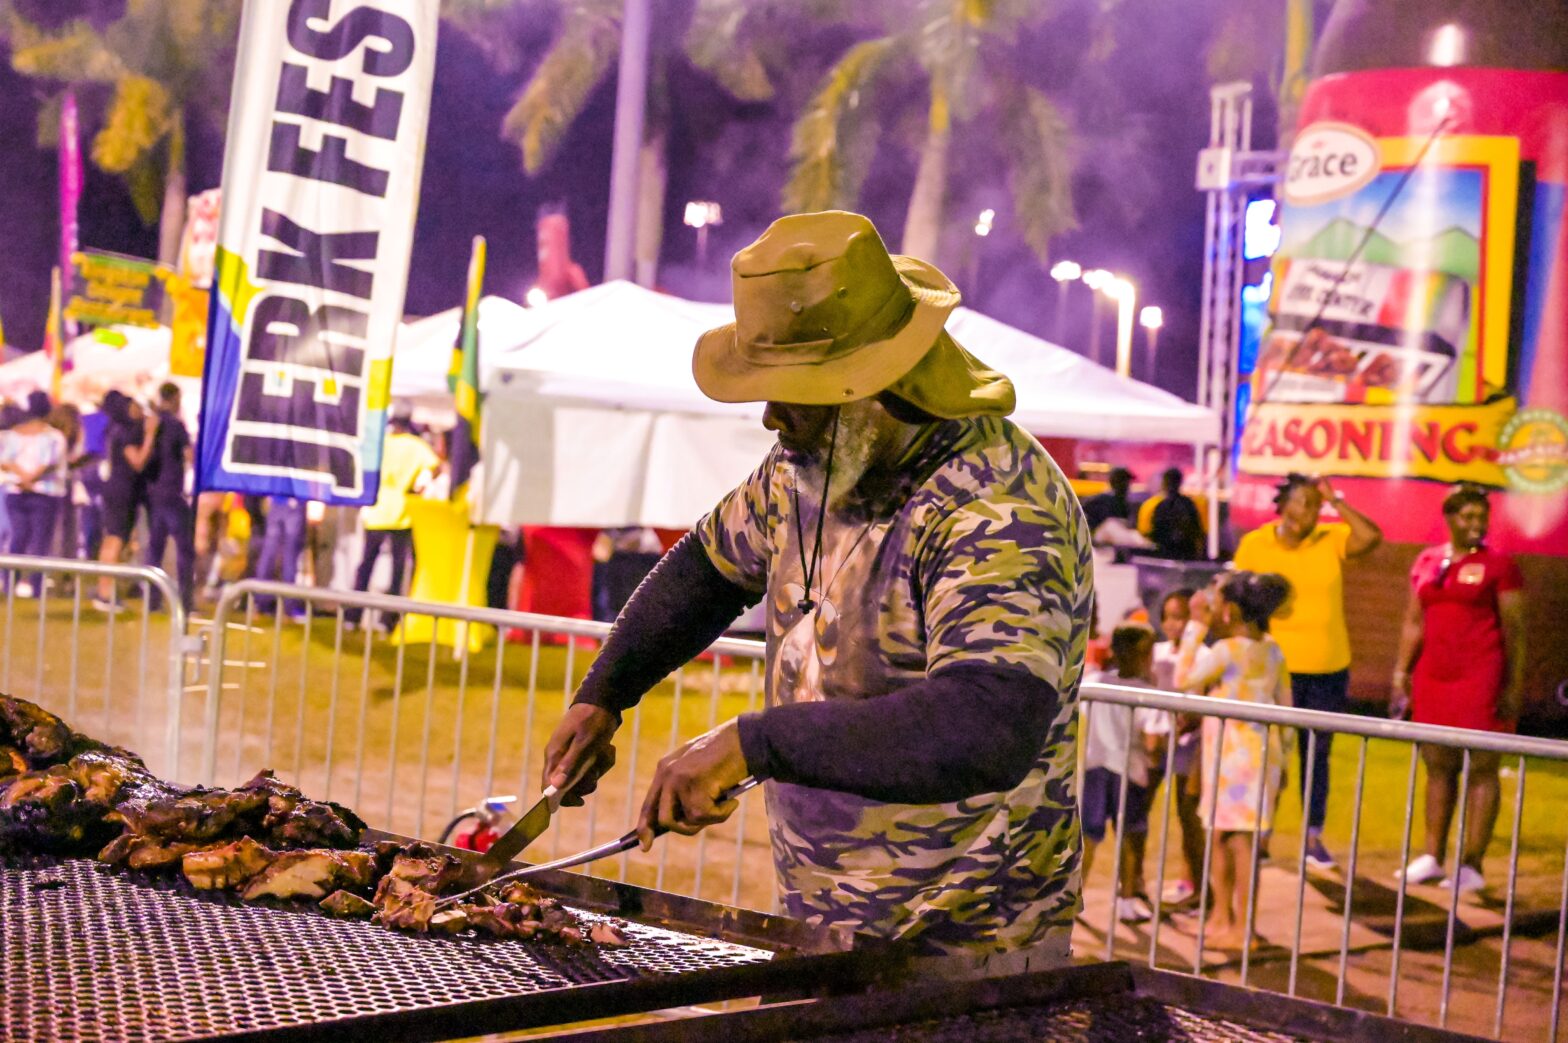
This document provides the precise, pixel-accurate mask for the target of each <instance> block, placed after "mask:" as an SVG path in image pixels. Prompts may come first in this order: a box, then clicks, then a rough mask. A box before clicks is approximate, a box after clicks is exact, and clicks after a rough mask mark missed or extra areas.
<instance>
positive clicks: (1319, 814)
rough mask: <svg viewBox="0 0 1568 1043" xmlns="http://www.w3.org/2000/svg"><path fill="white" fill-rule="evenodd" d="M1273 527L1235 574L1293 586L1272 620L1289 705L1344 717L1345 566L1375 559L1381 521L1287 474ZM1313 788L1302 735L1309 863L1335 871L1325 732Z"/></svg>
mask: <svg viewBox="0 0 1568 1043" xmlns="http://www.w3.org/2000/svg"><path fill="white" fill-rule="evenodd" d="M1325 502H1327V503H1329V504H1332V505H1333V507H1334V510H1335V511H1336V512H1338V514H1339V516H1340V517H1341V518H1343V519H1344V521H1343V522H1337V523H1330V524H1326V525H1325V524H1320V523H1319V520H1318V516H1319V515H1320V514H1321V513H1322V511H1323V504H1324V503H1325ZM1274 509H1275V510H1276V511H1277V512H1278V513H1279V518H1278V519H1277V520H1276V521H1273V522H1271V523H1269V524H1268V525H1264V526H1262V527H1261V528H1257V529H1254V530H1253V531H1251V532H1249V533H1247V534H1246V535H1245V536H1243V537H1242V538H1241V543H1240V544H1238V545H1237V547H1236V560H1235V564H1236V568H1238V569H1246V570H1247V571H1249V572H1276V573H1278V574H1280V575H1281V576H1284V577H1285V579H1286V580H1288V581H1289V582H1290V587H1291V596H1290V598H1289V599H1288V600H1287V601H1286V602H1285V604H1284V606H1283V607H1282V608H1281V609H1280V610H1279V612H1278V613H1276V614H1275V616H1274V618H1273V621H1272V622H1271V624H1270V626H1269V633H1270V634H1271V635H1273V637H1274V640H1276V641H1278V642H1279V646H1280V648H1281V649H1282V650H1283V651H1284V653H1285V666H1286V667H1287V668H1288V669H1289V670H1290V694H1291V702H1292V703H1293V704H1294V705H1296V706H1299V707H1302V708H1304V709H1307V710H1327V711H1330V712H1333V713H1342V712H1344V710H1345V706H1346V703H1347V701H1348V692H1349V688H1350V632H1349V630H1348V629H1347V628H1346V626H1345V575H1344V563H1345V562H1346V561H1347V560H1349V559H1351V558H1359V557H1361V556H1362V555H1363V554H1368V553H1370V552H1371V551H1372V550H1373V549H1374V548H1375V547H1377V545H1378V544H1379V543H1382V542H1383V531H1382V530H1381V529H1379V528H1378V526H1377V523H1376V522H1374V521H1373V520H1372V519H1371V518H1368V517H1367V516H1366V515H1364V514H1362V513H1361V512H1360V511H1358V510H1356V509H1355V508H1354V507H1352V506H1350V505H1349V504H1348V503H1346V502H1345V501H1344V500H1343V499H1341V498H1340V497H1339V496H1338V495H1337V494H1336V493H1335V492H1334V487H1333V486H1332V485H1330V484H1329V483H1328V480H1327V479H1324V478H1311V477H1308V476H1307V475H1304V474H1289V475H1286V476H1285V480H1284V481H1282V482H1281V483H1280V484H1279V487H1278V490H1277V492H1276V494H1275V496H1274ZM1313 734H1314V735H1316V737H1317V738H1316V741H1315V742H1313V743H1312V744H1311V745H1312V789H1311V792H1310V793H1308V792H1306V791H1305V787H1306V785H1307V766H1308V765H1307V752H1308V750H1307V747H1308V745H1309V744H1308V742H1307V739H1306V737H1305V736H1302V737H1301V740H1300V741H1299V742H1298V743H1297V744H1296V749H1297V750H1298V752H1299V753H1300V757H1301V785H1302V787H1303V794H1302V804H1303V805H1305V808H1306V817H1307V865H1308V866H1309V867H1310V868H1312V869H1322V870H1330V869H1333V868H1334V867H1335V865H1334V858H1333V856H1332V855H1330V854H1329V853H1328V849H1327V848H1325V847H1324V846H1323V839H1322V833H1323V820H1324V818H1325V817H1326V814H1327V811H1328V789H1329V786H1328V781H1329V780H1328V766H1329V748H1330V742H1331V740H1332V738H1333V736H1332V734H1330V733H1328V732H1315V733H1313Z"/></svg>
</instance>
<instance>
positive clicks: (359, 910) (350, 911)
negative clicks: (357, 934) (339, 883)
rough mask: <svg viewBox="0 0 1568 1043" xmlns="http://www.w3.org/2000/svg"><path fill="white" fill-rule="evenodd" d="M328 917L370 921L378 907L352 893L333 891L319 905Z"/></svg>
mask: <svg viewBox="0 0 1568 1043" xmlns="http://www.w3.org/2000/svg"><path fill="white" fill-rule="evenodd" d="M317 904H318V905H319V906H320V907H321V909H322V911H323V912H325V913H326V914H327V915H328V916H336V917H339V918H341V919H345V920H368V919H370V918H371V916H373V915H374V914H375V912H376V907H375V906H374V905H372V904H370V903H369V902H368V901H366V900H365V899H363V898H361V897H359V895H357V894H354V893H353V892H352V891H333V892H332V893H331V894H329V895H327V897H325V898H323V899H322V900H321V901H320V902H319V903H317Z"/></svg>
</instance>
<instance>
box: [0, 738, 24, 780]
mask: <svg viewBox="0 0 1568 1043" xmlns="http://www.w3.org/2000/svg"><path fill="white" fill-rule="evenodd" d="M29 770H31V769H29V767H28V765H27V759H26V758H25V757H23V756H22V751H21V750H19V749H17V748H16V747H15V746H0V780H4V779H8V778H11V777H12V776H14V775H21V774H22V773H23V772H26V771H29Z"/></svg>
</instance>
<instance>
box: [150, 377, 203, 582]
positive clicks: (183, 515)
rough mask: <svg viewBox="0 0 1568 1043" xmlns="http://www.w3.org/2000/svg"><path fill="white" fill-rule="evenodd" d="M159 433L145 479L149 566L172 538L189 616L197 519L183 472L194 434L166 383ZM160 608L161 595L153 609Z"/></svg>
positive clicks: (157, 562) (174, 389) (158, 562)
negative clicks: (187, 497) (186, 488)
mask: <svg viewBox="0 0 1568 1043" xmlns="http://www.w3.org/2000/svg"><path fill="white" fill-rule="evenodd" d="M157 410H158V434H157V436H156V438H155V439H154V440H153V447H152V459H151V460H150V461H149V462H148V464H147V470H146V472H145V475H144V478H145V480H146V483H147V564H149V565H154V566H162V565H163V552H164V549H165V548H166V547H167V546H168V542H169V540H170V539H173V540H174V561H175V577H176V581H177V582H178V583H179V587H180V602H181V603H182V604H183V605H184V606H185V610H186V611H187V612H189V611H190V609H191V596H192V593H193V590H194V586H193V584H194V582H195V575H196V534H195V527H196V519H195V517H194V516H193V515H192V513H191V505H190V501H189V500H187V499H186V498H185V469H186V468H187V467H188V466H189V465H190V461H191V435H190V432H189V431H187V430H186V428H185V422H184V421H183V420H181V419H180V388H179V385H178V384H174V383H169V382H166V383H164V385H163V386H162V387H160V388H159V389H158V401H157ZM157 607H158V601H157V594H156V593H154V595H153V608H155V609H156V608H157Z"/></svg>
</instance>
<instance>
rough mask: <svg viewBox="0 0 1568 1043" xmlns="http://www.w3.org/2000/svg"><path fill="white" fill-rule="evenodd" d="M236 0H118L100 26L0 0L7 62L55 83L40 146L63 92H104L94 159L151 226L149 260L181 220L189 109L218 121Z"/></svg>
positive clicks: (163, 257)
mask: <svg viewBox="0 0 1568 1043" xmlns="http://www.w3.org/2000/svg"><path fill="white" fill-rule="evenodd" d="M239 16H240V0H126V3H125V9H124V12H123V13H122V14H121V15H120V17H119V18H117V19H115V20H114V21H113V22H110V23H109V24H108V25H106V26H104V27H103V28H102V29H99V28H96V27H95V26H94V25H93V24H92V23H90V22H88V21H87V20H85V19H76V20H73V21H70V22H67V23H66V24H65V25H64V26H62V27H59V28H44V27H42V26H39V25H37V24H35V23H34V22H32V21H30V20H28V19H27V18H26V17H25V16H24V15H23V14H22V13H21V12H20V11H19V10H18V9H17V4H16V3H14V2H13V0H0V35H3V36H4V37H5V40H6V42H8V43H9V44H10V47H11V67H12V68H13V69H15V70H16V71H17V72H19V73H22V74H23V75H25V76H30V77H34V78H36V79H39V80H44V81H47V82H49V83H50V84H52V85H57V90H56V92H55V93H53V94H52V95H51V96H50V97H49V98H48V99H47V100H46V102H45V104H44V106H43V107H42V109H41V110H40V112H39V117H38V125H39V144H40V145H42V146H46V147H53V145H54V144H55V141H54V135H56V134H57V133H58V128H59V103H60V99H61V98H62V97H63V95H64V90H65V89H66V88H75V87H85V88H88V89H91V88H95V87H96V88H99V89H100V90H103V89H105V88H107V89H108V91H109V92H110V97H109V100H108V102H107V108H106V109H105V111H104V112H103V116H102V120H101V122H100V125H99V128H98V131H97V133H96V135H94V137H93V143H92V150H91V151H92V159H93V163H94V164H95V165H96V166H97V167H98V168H99V169H100V170H103V171H104V172H105V173H109V174H116V175H118V176H120V177H121V178H123V179H124V181H125V184H126V186H127V188H129V190H130V194H131V201H132V202H133V203H134V204H135V206H136V210H137V212H138V213H139V214H140V215H141V217H142V220H143V221H145V222H147V223H148V224H149V225H150V224H152V223H153V222H154V221H158V222H159V228H158V259H159V261H161V262H163V263H165V264H172V263H173V261H174V260H175V257H176V256H177V254H178V253H179V245H180V236H181V234H182V232H183V230H184V225H185V200H186V178H185V137H186V130H187V127H188V123H189V120H190V119H191V118H192V116H193V115H197V116H201V117H205V118H208V119H210V120H212V121H213V123H214V125H218V126H221V123H222V120H223V118H224V114H225V113H226V112H227V109H228V103H227V98H228V95H229V76H230V71H231V70H232V68H233V64H232V59H233V51H234V45H235V39H236V37H237V36H238V33H239Z"/></svg>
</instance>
